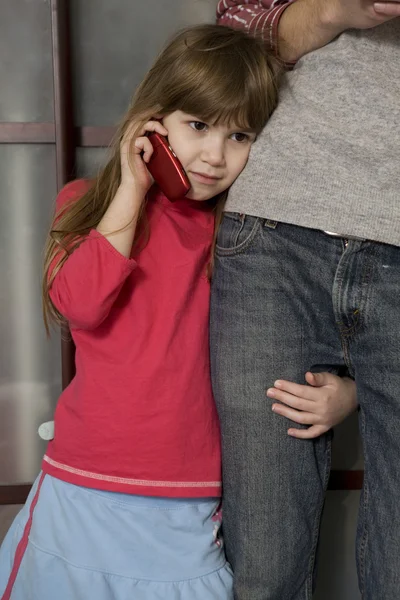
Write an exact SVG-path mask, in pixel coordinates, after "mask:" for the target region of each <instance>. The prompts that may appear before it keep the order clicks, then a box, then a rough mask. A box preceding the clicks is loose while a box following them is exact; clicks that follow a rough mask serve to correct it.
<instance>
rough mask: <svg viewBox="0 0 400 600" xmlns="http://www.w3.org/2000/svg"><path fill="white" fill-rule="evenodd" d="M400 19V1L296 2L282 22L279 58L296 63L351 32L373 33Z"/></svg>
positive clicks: (322, 0)
mask: <svg viewBox="0 0 400 600" xmlns="http://www.w3.org/2000/svg"><path fill="white" fill-rule="evenodd" d="M399 16H400V1H398V2H394V1H392V2H374V1H373V0H296V1H295V2H292V3H291V4H290V5H289V6H288V8H287V9H286V10H285V11H284V12H283V14H282V16H281V18H280V21H279V27H278V37H279V54H280V57H281V58H282V59H283V60H284V61H287V62H291V61H296V60H298V59H299V58H300V57H301V56H304V54H307V53H308V52H311V51H313V50H317V49H318V48H322V46H325V45H326V44H328V43H329V42H331V41H332V40H333V39H334V38H335V37H337V36H338V35H339V34H341V33H343V31H345V30H347V29H370V28H372V27H376V26H377V25H381V24H382V23H385V22H386V21H389V20H390V19H393V18H395V17H399Z"/></svg>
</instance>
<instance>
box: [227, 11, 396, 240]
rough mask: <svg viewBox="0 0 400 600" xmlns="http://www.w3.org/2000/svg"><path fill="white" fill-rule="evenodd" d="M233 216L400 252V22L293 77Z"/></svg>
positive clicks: (238, 189)
mask: <svg viewBox="0 0 400 600" xmlns="http://www.w3.org/2000/svg"><path fill="white" fill-rule="evenodd" d="M226 210H229V211H234V212H240V213H246V214H250V215H256V216H260V217H265V218H268V219H272V220H277V221H283V222H286V223H292V224H295V225H301V226H304V227H310V228H316V229H323V230H328V231H334V232H337V233H340V234H347V235H356V236H360V237H364V238H367V239H372V240H376V241H381V242H387V243H389V244H395V245H398V246H400V18H399V19H395V20H394V21H390V22H388V23H386V24H385V25H382V26H380V27H378V28H375V29H372V30H368V31H354V30H352V31H349V32H346V33H344V34H342V35H341V36H340V37H339V38H337V39H336V40H335V41H333V42H332V43H330V44H329V45H328V46H326V47H325V48H322V49H320V50H318V51H316V52H312V53H310V54H308V55H306V56H305V57H303V58H302V59H301V60H300V61H299V62H298V64H297V66H296V68H295V69H294V71H293V72H291V73H288V74H287V75H286V76H285V81H284V82H283V87H282V91H281V100H280V104H279V106H278V108H277V110H276V111H275V113H274V115H273V116H272V118H271V120H270V122H269V123H268V125H267V126H266V128H265V129H264V131H263V133H262V134H261V135H260V137H259V139H258V140H257V142H256V143H255V144H254V146H253V149H252V152H251V155H250V159H249V162H248V165H247V167H246V169H245V171H244V172H243V173H242V175H241V176H240V177H239V179H238V180H237V181H236V183H235V184H234V185H233V187H232V189H231V191H230V194H229V199H228V203H227V206H226Z"/></svg>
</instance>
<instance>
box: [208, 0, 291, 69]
mask: <svg viewBox="0 0 400 600" xmlns="http://www.w3.org/2000/svg"><path fill="white" fill-rule="evenodd" d="M292 2H295V0H247V1H245V2H243V0H220V1H219V2H218V5H217V21H218V23H219V24H220V25H226V26H227V27H232V28H233V29H244V30H245V31H248V32H249V33H250V34H251V35H254V36H257V37H258V36H259V37H261V39H263V40H264V41H265V43H266V44H267V46H268V47H269V48H270V49H271V50H272V51H273V52H274V54H275V56H276V57H277V58H279V54H278V23H279V19H280V17H281V15H282V13H283V12H284V10H286V8H287V7H288V6H289V4H291V3H292ZM291 64H292V63H288V66H290V65H291Z"/></svg>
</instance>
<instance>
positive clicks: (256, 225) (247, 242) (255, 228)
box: [215, 217, 260, 257]
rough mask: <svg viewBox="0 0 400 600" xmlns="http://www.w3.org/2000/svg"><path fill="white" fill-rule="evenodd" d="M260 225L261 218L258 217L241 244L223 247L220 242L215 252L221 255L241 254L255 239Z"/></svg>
mask: <svg viewBox="0 0 400 600" xmlns="http://www.w3.org/2000/svg"><path fill="white" fill-rule="evenodd" d="M259 225H260V219H259V218H258V217H257V218H256V221H255V223H254V225H253V228H252V230H251V232H250V233H249V235H248V237H247V238H246V239H245V240H244V241H243V242H242V243H241V244H239V245H238V246H234V247H232V248H222V247H221V246H218V244H217V245H216V247H215V254H216V255H217V256H220V257H225V256H235V255H236V254H240V253H241V252H242V251H243V250H246V249H247V248H248V246H250V244H251V243H252V241H253V240H254V238H255V236H256V233H257V231H258V229H259Z"/></svg>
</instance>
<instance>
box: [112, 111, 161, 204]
mask: <svg viewBox="0 0 400 600" xmlns="http://www.w3.org/2000/svg"><path fill="white" fill-rule="evenodd" d="M135 125H136V124H135V123H132V124H131V126H130V127H128V129H127V131H126V133H125V135H124V137H123V138H122V142H121V185H122V186H123V187H125V186H133V187H134V188H135V189H136V191H137V193H138V194H139V196H143V197H144V196H145V195H146V194H147V192H148V190H149V189H150V187H151V186H152V184H153V179H152V177H151V175H150V173H149V171H148V169H147V167H146V163H148V162H149V160H150V158H151V155H152V154H153V146H152V145H151V142H150V140H149V138H148V137H147V136H146V135H145V134H146V133H147V132H153V131H156V132H157V133H160V134H161V135H164V136H167V135H168V131H167V130H166V129H165V127H164V126H163V125H162V124H161V123H160V122H159V121H148V122H147V123H146V124H145V125H144V126H143V127H142V129H141V130H140V131H139V133H138V136H137V137H136V139H135V140H134V142H133V144H132V138H133V135H134V133H135V129H136V127H135Z"/></svg>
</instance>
